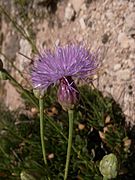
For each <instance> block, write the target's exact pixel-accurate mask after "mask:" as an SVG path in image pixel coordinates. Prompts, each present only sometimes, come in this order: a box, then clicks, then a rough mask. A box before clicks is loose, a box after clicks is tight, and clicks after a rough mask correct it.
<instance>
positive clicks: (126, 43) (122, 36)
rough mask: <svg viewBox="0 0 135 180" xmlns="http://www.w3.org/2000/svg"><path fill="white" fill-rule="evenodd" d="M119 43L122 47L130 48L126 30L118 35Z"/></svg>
mask: <svg viewBox="0 0 135 180" xmlns="http://www.w3.org/2000/svg"><path fill="white" fill-rule="evenodd" d="M118 43H119V44H120V46H121V47H122V48H129V38H128V37H127V35H126V34H125V33H124V32H120V33H119V35H118Z"/></svg>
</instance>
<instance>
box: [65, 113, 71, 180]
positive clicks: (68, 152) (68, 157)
mask: <svg viewBox="0 0 135 180" xmlns="http://www.w3.org/2000/svg"><path fill="white" fill-rule="evenodd" d="M68 116H69V137H68V148H67V158H66V166H65V175H64V180H67V176H68V168H69V161H70V154H71V147H72V134H73V110H68Z"/></svg>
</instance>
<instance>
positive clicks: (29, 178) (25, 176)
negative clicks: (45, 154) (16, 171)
mask: <svg viewBox="0 0 135 180" xmlns="http://www.w3.org/2000/svg"><path fill="white" fill-rule="evenodd" d="M20 177H21V180H36V178H35V177H34V176H33V175H31V174H30V173H29V172H28V171H22V172H21V174H20Z"/></svg>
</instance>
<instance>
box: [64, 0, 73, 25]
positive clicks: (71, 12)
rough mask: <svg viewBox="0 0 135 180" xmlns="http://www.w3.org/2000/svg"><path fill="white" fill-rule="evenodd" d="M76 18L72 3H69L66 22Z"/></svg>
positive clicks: (66, 10)
mask: <svg viewBox="0 0 135 180" xmlns="http://www.w3.org/2000/svg"><path fill="white" fill-rule="evenodd" d="M74 17H75V11H74V9H73V7H72V4H71V3H68V5H67V7H66V9H65V20H69V21H71V20H73V19H74Z"/></svg>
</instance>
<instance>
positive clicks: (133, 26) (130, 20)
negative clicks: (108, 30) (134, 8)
mask: <svg viewBox="0 0 135 180" xmlns="http://www.w3.org/2000/svg"><path fill="white" fill-rule="evenodd" d="M125 32H126V33H127V34H128V35H129V36H133V35H135V12H132V13H130V14H129V15H128V16H126V17H125Z"/></svg>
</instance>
